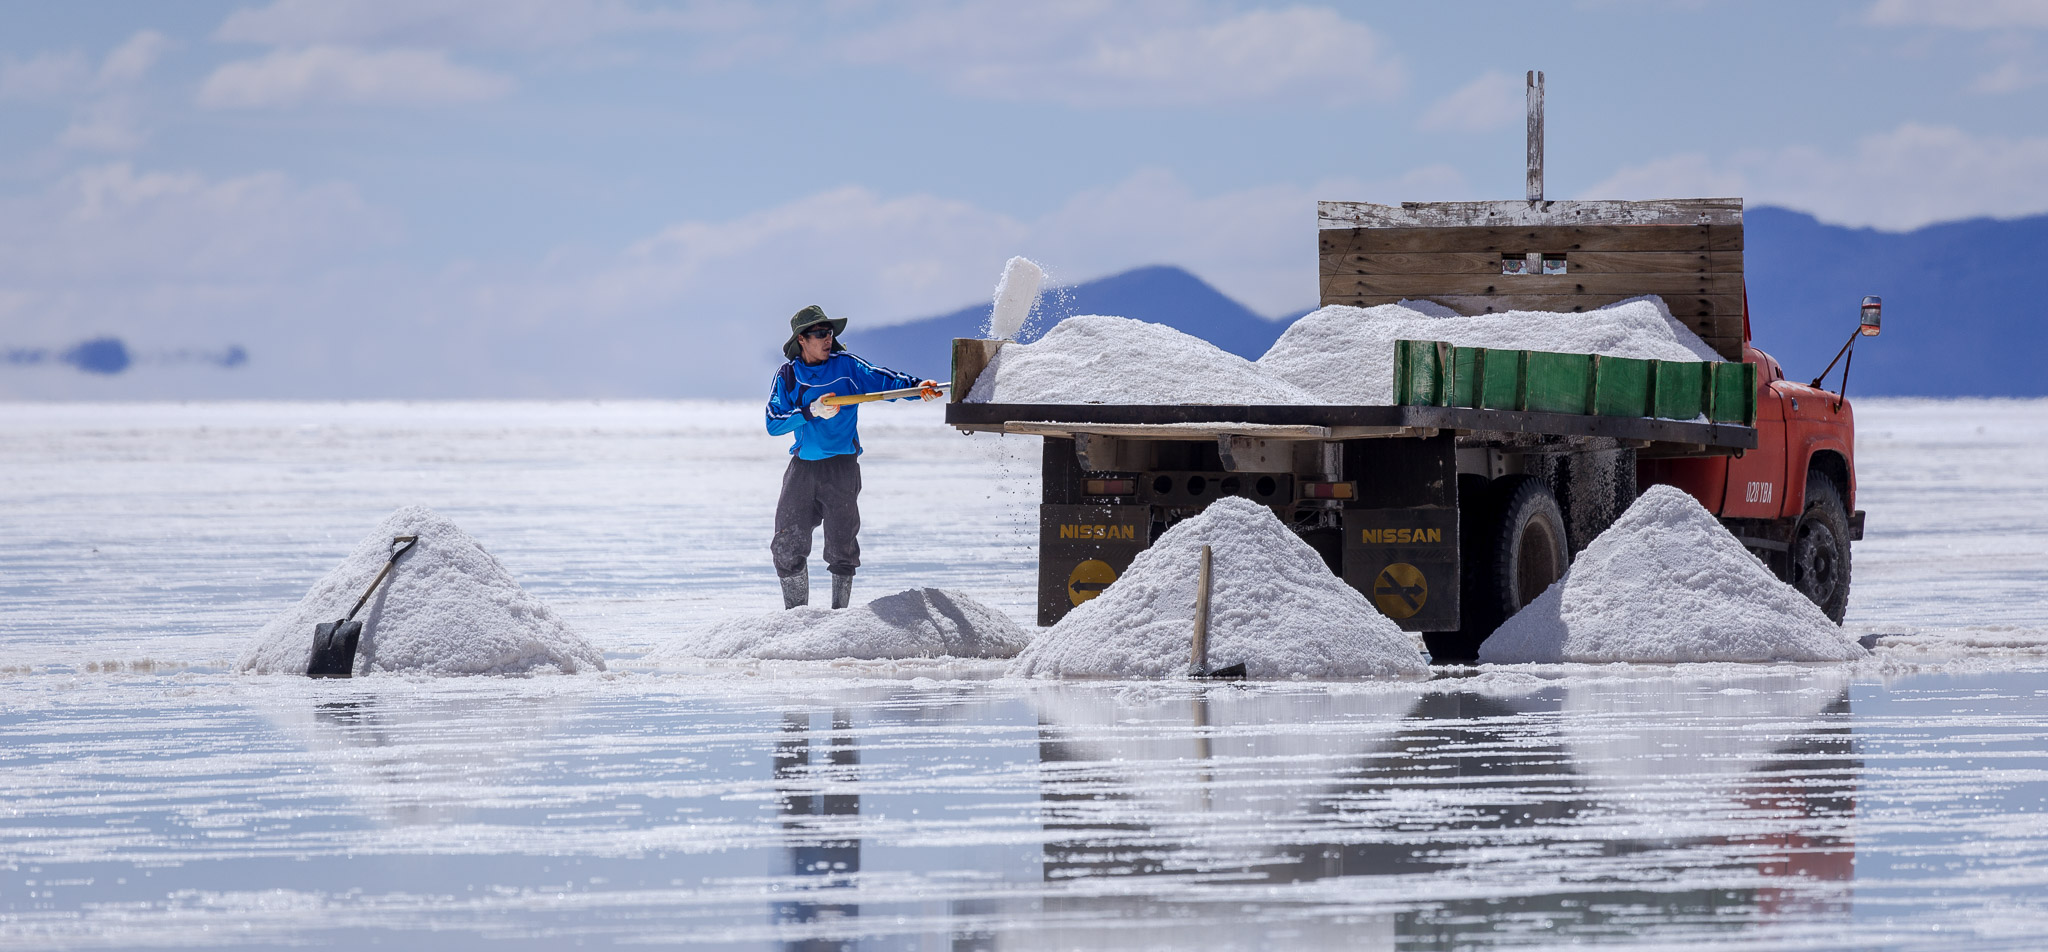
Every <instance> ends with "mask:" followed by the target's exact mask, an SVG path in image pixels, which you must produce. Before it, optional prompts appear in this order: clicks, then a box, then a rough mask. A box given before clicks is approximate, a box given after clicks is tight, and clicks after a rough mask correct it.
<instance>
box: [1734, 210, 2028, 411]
mask: <svg viewBox="0 0 2048 952" xmlns="http://www.w3.org/2000/svg"><path fill="white" fill-rule="evenodd" d="M1743 226H1744V227H1743V239H1744V244H1745V249H1746V250H1745V251H1744V254H1743V262H1744V270H1745V273H1746V275H1747V278H1748V286H1749V313H1750V324H1751V327H1750V331H1751V335H1752V337H1753V338H1754V339H1755V341H1756V344H1757V346H1759V347H1761V348H1763V349H1764V350H1766V351H1769V352H1770V353H1771V354H1772V355H1773V356H1775V357H1777V358H1778V362H1779V363H1780V364H1782V365H1783V366H1784V368H1785V375H1786V376H1788V377H1792V378H1795V379H1801V380H1804V379H1811V378H1812V377H1813V375H1815V374H1817V373H1820V370H1821V368H1822V367H1825V366H1827V362H1828V359H1829V358H1831V357H1833V356H1834V355H1835V351H1836V350H1838V349H1840V348H1841V346H1842V342H1843V341H1845V340H1848V338H1849V334H1850V332H1851V331H1852V330H1853V329H1854V328H1855V325H1856V308H1857V304H1858V303H1859V302H1860V301H1862V299H1863V295H1866V294H1877V295H1882V296H1883V297H1884V314H1885V323H1884V334H1883V335H1882V336H1879V337H1877V338H1875V339H1866V340H1864V341H1862V342H1861V343H1858V344H1857V345H1856V362H1855V366H1854V368H1853V369H1852V370H1851V373H1850V377H1849V395H1850V396H1851V397H1852V398H1853V397H1854V396H1855V395H1857V394H1859V393H1862V394H1900V395H1907V394H1910V395H1919V396H2028V397H2032V396H2043V395H2048V374H2043V373H2042V364H2043V362H2044V361H2048V345H2044V342H2048V313H2044V308H2043V307H2042V302H2041V300H2040V299H2039V298H2038V297H2032V296H2030V295H2036V294H2039V293H2040V290H2041V285H2040V284H2039V283H2038V282H2040V280H2041V278H2042V277H2043V275H2044V271H2048V269H2044V267H2043V262H2048V215H2035V216H2032V217H2028V218H2016V219H2010V220H2004V221H1999V220H1993V219H1988V218H1977V219H1970V220H1968V221H1958V222H1947V223H1944V224H1939V225H1929V226H1927V227H1925V228H1920V229H1917V230H1914V231H1909V232H1904V233H1887V232H1880V231H1873V230H1871V229H1868V228H1843V227H1840V226H1836V225H1824V224H1822V223H1820V222H1819V221H1816V220H1815V219H1814V218H1813V216H1811V215H1807V214H1803V213H1801V212H1795V211H1789V210H1786V209H1783V208H1768V207H1766V208H1754V209H1750V210H1749V212H1748V213H1747V214H1746V215H1744V221H1743ZM1836 373H1840V371H1839V370H1837V371H1836ZM1834 380H1835V378H1834V376H1832V375H1831V376H1830V377H1829V383H1830V384H1831V385H1832V384H1833V382H1834Z"/></svg>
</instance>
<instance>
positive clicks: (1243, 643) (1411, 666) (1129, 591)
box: [1010, 496, 1429, 678]
mask: <svg viewBox="0 0 2048 952" xmlns="http://www.w3.org/2000/svg"><path fill="white" fill-rule="evenodd" d="M1204 544H1207V545H1209V546H1210V547H1211V549H1212V550H1213V551H1214V558H1213V560H1212V566H1213V567H1212V570H1211V576H1210V593H1209V645H1208V648H1209V650H1208V655H1209V658H1208V661H1209V665H1210V667H1212V668H1218V667H1224V666H1228V665H1231V664H1236V663H1240V662H1242V663H1243V664H1244V666H1245V669H1246V671H1245V673H1246V675H1247V676H1248V677H1253V678H1287V677H1306V678H1362V677H1389V676H1397V675H1421V674H1425V673H1427V672H1428V670H1429V666H1428V664H1427V663H1426V662H1424V661H1423V658H1422V653H1421V652H1420V651H1418V650H1417V649H1416V646H1415V639H1414V638H1412V637H1411V636H1410V635H1409V634H1408V633H1407V632H1404V631H1402V630H1401V629H1400V628H1399V627H1397V626H1396V625H1395V624H1394V623H1393V622H1392V621H1389V620H1388V619H1387V617H1386V616H1385V615H1382V614H1380V613H1379V612H1378V611H1376V610H1375V609H1374V608H1373V607H1372V605H1371V603H1369V602H1367V601H1366V600H1365V596H1364V595H1361V594H1359V593H1358V591H1357V590H1356V589H1353V588H1352V587H1351V586H1349V585H1347V584H1345V583H1344V580H1343V579H1340V578H1338V577H1337V576H1335V575H1333V574H1331V572H1330V568H1329V566H1328V565H1326V564H1324V562H1323V557H1322V556H1321V555H1319V554H1317V553H1316V550H1315V549H1313V548H1311V547H1310V546H1309V544H1308V543H1306V542H1303V541H1302V540H1301V537H1300V536H1297V535H1295V534H1294V532H1293V531H1292V530H1290V529H1288V528H1287V526H1286V525H1284V524H1282V523H1281V522H1280V520H1279V518H1278V517H1276V516H1274V515H1273V510H1271V509H1268V508H1266V507H1265V506H1261V505H1259V504H1258V503H1255V502H1252V501H1251V500H1249V499H1243V498H1238V497H1234V496H1233V497H1229V498H1225V499H1219V500H1217V501H1216V502H1214V503H1211V504H1210V505H1209V508H1207V509H1204V510H1202V511H1201V512H1200V513H1199V514H1197V515H1195V516H1194V517H1192V518H1189V519H1186V520H1183V521H1182V522H1180V523H1179V524H1177V525H1175V526H1174V527H1173V528H1171V529H1169V530H1167V531H1166V534H1165V535H1162V536H1160V537H1159V541H1157V542H1154V543H1152V547H1151V548H1149V549H1146V550H1145V551H1144V552H1141V553H1139V554H1138V557H1137V558H1135V559H1133V560H1132V561H1131V567H1130V568H1129V569H1127V570H1125V571H1124V573H1123V575H1122V577H1120V578H1118V579H1117V580H1116V581H1115V582H1112V583H1110V586H1109V587H1108V588H1106V589H1103V591H1102V594H1100V595H1097V596H1096V597H1095V598H1093V599H1090V600H1089V601H1085V602H1082V603H1081V604H1080V605H1078V606H1076V607H1075V608H1074V610H1073V611H1071V612H1069V613H1067V617H1065V618H1063V619H1061V620H1060V623H1059V624H1057V625H1054V626H1053V627H1052V628H1051V630H1049V631H1046V632H1044V633H1042V634H1040V635H1039V636H1038V638H1037V640H1035V641H1033V642H1032V643H1031V645H1030V647H1028V648H1025V649H1024V652H1023V653H1022V654H1020V655H1018V656H1017V660H1016V661H1015V662H1013V663H1012V664H1011V666H1010V673H1011V674H1014V675H1020V676H1026V677H1030V676H1039V677H1046V676H1051V677H1098V678H1179V677H1183V676H1185V675H1186V674H1187V671H1188V660H1189V641H1190V637H1191V636H1192V634H1193V630H1194V617H1195V576H1196V572H1197V570H1198V567H1199V565H1200V562H1201V552H1202V546H1203V545H1204Z"/></svg>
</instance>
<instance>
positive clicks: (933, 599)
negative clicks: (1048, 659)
mask: <svg viewBox="0 0 2048 952" xmlns="http://www.w3.org/2000/svg"><path fill="white" fill-rule="evenodd" d="M1029 640H1030V636H1029V635H1026V634H1025V633H1024V630H1023V629H1022V628H1019V627H1018V626H1017V623H1016V622H1015V621H1012V620H1011V619H1010V617H1009V616H1007V615H1005V614H1003V613H1002V612H999V611H996V610H995V609H993V608H990V607H988V606H986V605H983V604H981V603H980V602H977V601H975V600H974V599H971V598H968V597H967V596H965V595H962V594H960V593H959V592H949V591H946V590H944V589H937V588H914V589H911V590H909V591H905V592H898V593H896V594H894V595H890V596H887V597H884V598H878V599H875V600H874V601H872V602H869V603H867V604H866V605H862V606H860V607H858V608H843V609H838V610H836V611H835V610H833V609H829V608H819V607H817V606H814V605H806V606H802V607H799V608H793V609H790V610H788V611H778V612H770V613H768V614H765V615H755V616H751V617H746V618H735V619H732V620H729V621H725V622H721V623H719V624H717V625H714V626H712V627H711V629H710V630H708V631H705V632H702V633H699V634H696V635H693V636H690V637H686V638H684V639H681V640H679V641H676V642H673V643H671V644H669V645H667V646H666V647H663V648H661V649H659V650H657V651H654V652H652V653H650V654H649V655H648V659H649V660H655V661H661V660H671V659H681V658H755V659H761V660H779V661H835V660H839V659H842V658H855V659H866V660H902V659H908V658H1008V657H1010V656H1012V655H1015V654H1016V653H1017V652H1018V651H1020V650H1022V649H1023V647H1024V645H1025V643H1026V642H1027V641H1029Z"/></svg>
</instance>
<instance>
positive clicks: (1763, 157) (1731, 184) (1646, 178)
mask: <svg viewBox="0 0 2048 952" xmlns="http://www.w3.org/2000/svg"><path fill="white" fill-rule="evenodd" d="M1707 195H1716V196H1718V195H1740V196H1744V197H1746V198H1747V199H1748V200H1749V201H1750V202H1751V203H1752V204H1778V205H1787V206H1790V207H1793V208H1798V209H1801V210H1804V211H1808V212H1811V213H1813V214H1814V215H1816V216H1818V217H1820V218H1822V219H1825V220H1827V221H1831V222H1837V223H1840V224H1845V225H1856V226H1864V225H1867V226H1871V227H1876V228H1884V229H1893V230H1905V229H1912V228H1917V227H1920V226H1922V225H1926V224H1930V223H1933V222H1938V221H1948V220H1952V219H1957V218H1967V217H1972V216H1979V215H1988V216H1993V217H2015V216H2020V215H2032V214H2037V213H2040V212H2043V211H2048V137H2041V136H2033V137H2027V138H2017V139H2015V138H2006V137H2002V136H1974V135H1971V134H1969V133H1967V132H1963V131H1961V130H1958V129H1954V128H1949V127H1945V126H1927V125H1921V124H1918V123H1906V124H1904V125H1901V126H1899V127H1898V128H1897V129H1894V130H1892V131H1890V132H1886V133H1881V134H1878V135H1872V136H1867V137H1865V138H1863V139H1862V140H1860V141H1858V142H1857V143H1856V146H1855V148H1854V149H1853V150H1851V151H1849V152H1848V153H1846V154H1840V153H1829V152H1824V151H1822V150H1819V149H1815V148H1811V147H1804V146H1801V147H1792V148H1783V149H1752V150H1745V151H1742V152H1738V153H1736V154H1734V155H1732V156H1728V157H1725V158H1709V157H1707V156H1704V155H1698V154H1688V155H1677V156H1669V157H1666V158H1662V159H1658V160H1655V161H1652V162H1648V163H1644V164H1642V165H1637V166H1632V167H1629V168H1624V169H1622V170H1620V171H1618V172H1616V173H1615V174H1614V175H1612V176H1610V177H1609V178H1607V179H1606V180H1605V181H1602V182H1600V183H1599V184H1597V185H1594V186H1593V187H1592V188H1589V189H1587V190H1586V191H1585V197H1587V198H1672V197H1681V196H1707Z"/></svg>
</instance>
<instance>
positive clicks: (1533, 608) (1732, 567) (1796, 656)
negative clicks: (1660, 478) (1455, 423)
mask: <svg viewBox="0 0 2048 952" xmlns="http://www.w3.org/2000/svg"><path fill="white" fill-rule="evenodd" d="M1866 654H1868V652H1866V651H1864V650H1863V648H1862V647H1860V646H1858V645H1857V644H1856V642H1854V641H1852V640H1850V639H1849V638H1848V637H1846V636H1844V635H1843V634H1842V630H1841V628H1839V627H1837V626H1836V625H1835V623H1834V622H1832V621H1830V620H1829V619H1828V616H1827V615H1826V614H1824V613H1822V612H1821V610H1820V608H1819V606H1816V605H1815V604H1813V602H1812V601H1811V600H1809V599H1808V598H1807V597H1806V596H1805V595H1803V594H1800V592H1799V590H1798V589H1795V588H1793V587H1792V586H1790V585H1787V584H1785V583H1784V582H1781V581H1779V580H1778V578H1777V576H1775V575H1772V574H1771V571H1770V570H1769V569H1767V568H1765V567H1764V566H1763V564H1762V563H1760V562H1758V561H1757V560H1756V557H1755V556H1752V555H1750V554H1749V551H1748V550H1747V549H1744V548H1743V547H1742V543H1740V542H1737V541H1736V540H1735V537H1734V536H1732V535H1730V534H1729V533H1728V530H1727V529H1726V528H1724V527H1723V526H1722V525H1721V522H1720V520H1718V519H1715V518H1714V516H1713V514H1711V513H1709V512H1707V510H1706V509H1705V508H1704V507H1702V506H1701V505H1700V504H1699V503H1698V502H1696V501H1694V500H1693V498H1692V497H1691V496H1689V495H1687V494H1686V493H1685V492H1683V491H1682V490H1679V489H1676V488H1674V487H1671V486H1652V487H1650V488H1649V489H1648V490H1647V491H1645V492H1644V493H1643V494H1642V496H1641V497H1640V498H1638V499H1637V500H1636V501H1635V504H1634V505H1632V506H1630V507H1629V509H1628V511H1627V512H1625V513H1623V514H1622V516H1621V518H1619V519H1616V520H1615V521H1614V524H1613V525H1612V526H1609V527H1608V529H1607V531H1606V532H1603V533H1601V534H1600V537H1599V538H1597V539H1594V540H1593V544H1592V545H1589V546H1587V547H1586V550H1585V551H1584V552H1581V553H1579V557H1578V559H1577V560H1576V561H1574V562H1573V563H1572V567H1571V569H1570V570H1569V571H1567V572H1566V573H1565V575H1564V578H1562V579H1559V580H1558V581H1557V583H1556V584H1553V585H1551V586H1550V588H1549V589H1548V590H1546V591H1545V592H1544V593H1543V594H1542V595H1540V596H1538V597H1537V598H1536V600H1535V601H1533V602H1530V603H1529V604H1528V606H1526V607H1524V608H1523V609H1522V610H1521V611H1520V612H1519V613H1517V614H1516V615H1515V616H1514V617H1513V618H1510V619H1508V620H1507V623H1506V624H1504V625H1502V626H1501V627H1500V628H1499V629H1498V630H1497V631H1495V632H1494V633H1493V636H1492V637H1490V638H1488V639H1486V642H1485V643H1484V644H1482V645H1480V646H1479V660H1480V661H1482V662H1489V663H1496V664H1519V663H1552V662H1564V661H1579V662H1611V661H1627V662H1637V663H1643V664H1670V663H1677V662H1686V661H1848V660H1852V659H1855V658H1860V657H1864V656H1865V655H1866Z"/></svg>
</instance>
